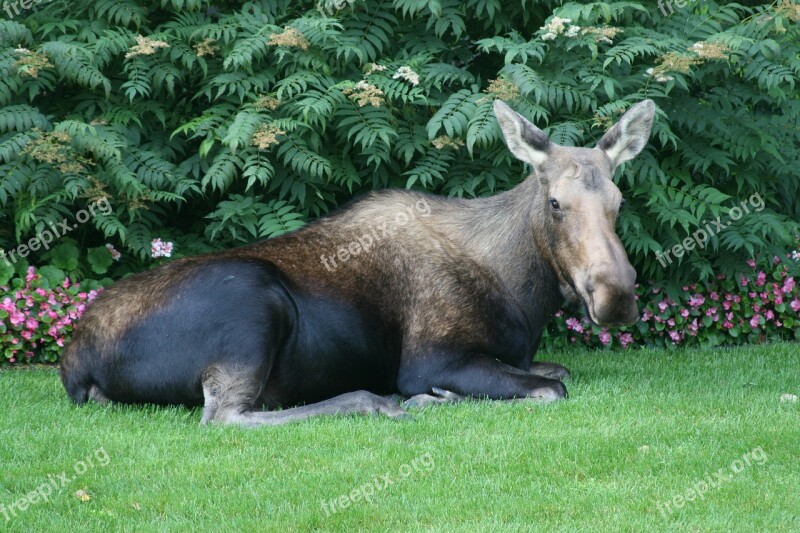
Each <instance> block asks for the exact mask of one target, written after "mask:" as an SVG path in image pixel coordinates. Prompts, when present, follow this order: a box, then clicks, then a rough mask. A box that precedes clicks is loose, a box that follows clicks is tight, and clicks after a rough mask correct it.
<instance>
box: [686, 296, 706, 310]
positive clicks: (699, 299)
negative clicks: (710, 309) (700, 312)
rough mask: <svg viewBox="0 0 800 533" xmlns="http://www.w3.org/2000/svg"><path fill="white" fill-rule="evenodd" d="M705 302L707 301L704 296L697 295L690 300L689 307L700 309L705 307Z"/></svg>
mask: <svg viewBox="0 0 800 533" xmlns="http://www.w3.org/2000/svg"><path fill="white" fill-rule="evenodd" d="M705 301H706V299H705V298H704V297H703V295H702V294H695V295H694V296H692V297H691V298H689V305H691V306H692V307H698V306H701V305H703V303H704V302H705Z"/></svg>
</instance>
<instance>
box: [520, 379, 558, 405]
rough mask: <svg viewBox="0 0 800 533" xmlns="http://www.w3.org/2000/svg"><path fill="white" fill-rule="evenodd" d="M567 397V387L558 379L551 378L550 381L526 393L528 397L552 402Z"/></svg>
mask: <svg viewBox="0 0 800 533" xmlns="http://www.w3.org/2000/svg"><path fill="white" fill-rule="evenodd" d="M566 397H567V387H566V386H565V385H564V384H563V383H561V382H560V381H556V380H552V383H548V384H547V385H542V386H540V387H537V388H535V389H534V390H533V391H531V392H530V394H528V398H531V399H533V400H537V401H539V402H543V403H549V402H554V401H556V400H561V399H564V398H566Z"/></svg>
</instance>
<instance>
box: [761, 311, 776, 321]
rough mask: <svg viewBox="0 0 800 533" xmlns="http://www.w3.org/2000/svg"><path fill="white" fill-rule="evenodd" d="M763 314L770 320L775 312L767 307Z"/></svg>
mask: <svg viewBox="0 0 800 533" xmlns="http://www.w3.org/2000/svg"><path fill="white" fill-rule="evenodd" d="M764 316H765V317H766V318H767V320H772V319H773V318H775V313H773V312H772V309H767V312H766V313H764Z"/></svg>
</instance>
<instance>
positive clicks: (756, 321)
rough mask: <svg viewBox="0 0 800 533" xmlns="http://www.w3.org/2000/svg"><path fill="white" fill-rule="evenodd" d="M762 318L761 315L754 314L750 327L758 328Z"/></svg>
mask: <svg viewBox="0 0 800 533" xmlns="http://www.w3.org/2000/svg"><path fill="white" fill-rule="evenodd" d="M760 318H761V315H753V318H751V319H750V327H751V328H757V327H758V322H759V319H760Z"/></svg>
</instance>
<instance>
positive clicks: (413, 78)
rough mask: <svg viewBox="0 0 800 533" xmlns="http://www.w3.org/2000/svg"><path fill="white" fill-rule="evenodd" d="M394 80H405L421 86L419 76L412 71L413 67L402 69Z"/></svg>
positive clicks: (396, 73)
mask: <svg viewBox="0 0 800 533" xmlns="http://www.w3.org/2000/svg"><path fill="white" fill-rule="evenodd" d="M392 79H393V80H396V79H404V80H406V81H407V82H408V83H410V84H411V85H419V74H417V73H416V72H414V71H413V70H411V67H400V68H399V69H397V72H395V73H394V76H392Z"/></svg>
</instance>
